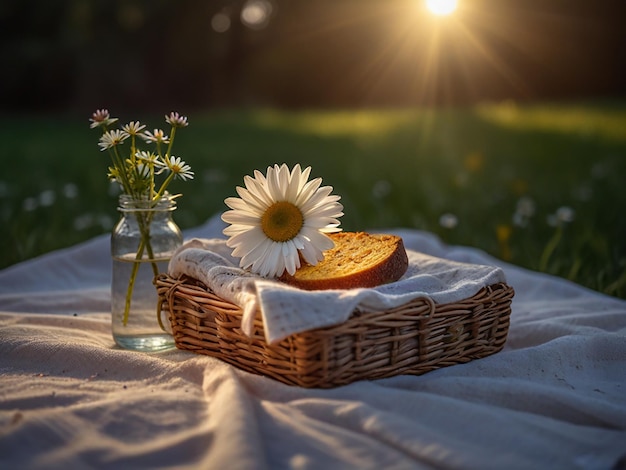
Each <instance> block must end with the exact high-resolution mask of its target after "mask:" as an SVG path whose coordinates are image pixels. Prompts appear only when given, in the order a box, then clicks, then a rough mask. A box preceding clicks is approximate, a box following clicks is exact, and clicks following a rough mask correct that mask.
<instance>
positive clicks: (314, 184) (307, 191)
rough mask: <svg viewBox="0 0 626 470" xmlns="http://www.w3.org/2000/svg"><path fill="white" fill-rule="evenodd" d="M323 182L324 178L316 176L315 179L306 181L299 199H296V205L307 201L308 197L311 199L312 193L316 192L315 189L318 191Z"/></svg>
mask: <svg viewBox="0 0 626 470" xmlns="http://www.w3.org/2000/svg"><path fill="white" fill-rule="evenodd" d="M321 184H322V178H315V179H314V180H311V181H309V182H308V183H306V184H305V185H304V186H303V187H302V189H301V190H300V193H299V194H298V199H297V200H296V206H298V207H299V206H300V205H302V204H303V203H304V202H306V201H307V199H309V198H310V197H311V195H312V194H314V193H315V191H317V188H319V187H320V186H321Z"/></svg>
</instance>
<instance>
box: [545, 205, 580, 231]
mask: <svg viewBox="0 0 626 470" xmlns="http://www.w3.org/2000/svg"><path fill="white" fill-rule="evenodd" d="M575 217H576V212H575V211H574V209H572V208H571V207H568V206H562V207H559V208H558V209H557V210H556V212H555V213H554V214H550V215H548V217H547V223H548V225H549V226H551V227H561V226H563V225H565V224H569V223H571V222H573V221H574V218H575Z"/></svg>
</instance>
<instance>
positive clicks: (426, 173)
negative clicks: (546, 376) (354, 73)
mask: <svg viewBox="0 0 626 470" xmlns="http://www.w3.org/2000/svg"><path fill="white" fill-rule="evenodd" d="M111 111H112V114H113V115H114V116H117V114H116V113H115V110H111ZM169 111H170V110H164V113H165V112H169ZM177 111H179V112H182V113H183V114H185V110H177ZM90 112H91V110H90ZM90 112H89V113H87V115H86V116H84V117H72V118H69V117H63V118H52V117H49V118H44V117H32V118H25V117H24V118H17V119H8V118H6V117H5V118H2V119H1V121H2V122H1V126H0V138H1V142H2V148H3V155H4V157H3V162H4V164H3V171H2V174H1V176H0V210H1V212H0V217H1V220H2V225H3V226H4V228H3V230H2V231H1V232H0V237H1V239H0V242H1V243H0V247H1V248H0V250H1V251H0V268H2V267H6V266H9V265H12V264H14V263H17V262H19V261H22V260H26V259H28V258H32V257H34V256H37V255H41V254H43V253H46V252H48V251H51V250H55V249H58V248H62V247H67V246H71V245H73V244H76V243H79V242H81V241H84V240H87V239H89V238H91V237H94V236H96V235H99V234H103V233H107V232H109V231H110V230H111V228H112V225H113V224H114V223H115V221H116V219H117V212H116V195H115V191H113V189H114V188H113V187H112V186H111V185H110V183H109V182H108V181H107V179H106V169H107V166H108V164H109V157H108V154H107V153H106V152H100V151H99V149H98V147H97V141H98V137H99V135H100V134H99V131H98V130H91V129H89V125H88V124H89V123H88V121H87V119H88V117H89V114H90ZM119 117H120V120H121V122H122V123H126V122H128V121H130V120H136V119H141V120H142V122H144V123H146V124H147V125H148V128H149V129H153V128H155V127H164V128H165V126H166V124H165V122H164V120H163V117H162V116H156V117H148V118H145V117H143V116H119ZM188 117H189V122H190V126H189V127H188V128H186V129H183V130H181V131H180V132H179V134H178V135H177V141H176V145H175V150H174V154H175V155H179V156H182V157H183V159H184V160H185V161H187V163H189V164H190V165H191V166H192V168H193V170H194V171H195V173H196V178H195V179H194V180H193V181H191V182H186V183H182V182H175V183H174V185H173V187H172V192H182V193H183V194H184V196H183V197H182V198H181V199H180V200H179V209H178V210H177V211H176V214H175V218H176V221H177V222H178V224H179V225H180V226H181V227H182V228H189V227H193V226H195V225H198V224H201V223H202V222H204V221H205V220H206V219H207V218H209V217H210V216H211V215H213V214H215V213H217V212H222V211H224V210H225V209H226V208H225V206H224V204H223V200H224V198H225V197H228V196H234V195H236V193H235V186H237V185H242V184H243V176H244V175H246V174H252V172H253V170H254V169H260V170H262V171H265V168H266V167H267V166H268V165H271V164H274V163H283V162H285V163H287V164H289V165H290V166H291V165H293V164H295V163H301V164H302V165H303V166H308V165H310V166H312V168H313V171H312V175H313V176H321V177H322V178H323V179H324V184H327V185H331V186H334V188H335V190H334V192H335V193H336V194H339V195H341V196H342V203H343V204H344V206H345V210H344V212H345V216H344V217H343V218H342V225H343V228H344V229H345V230H364V229H377V228H385V227H412V228H417V229H422V230H427V231H430V232H434V233H436V234H437V235H439V236H440V237H441V238H442V240H443V241H445V242H447V243H450V244H458V245H467V246H474V247H477V248H480V249H483V250H485V251H487V252H488V253H490V254H492V255H494V256H496V257H499V258H501V259H504V260H506V261H508V262H511V263H514V264H517V265H520V266H524V267H527V268H530V269H533V270H539V271H544V272H547V273H551V274H556V275H558V276H562V277H564V278H567V279H571V280H573V281H575V282H578V283H580V284H583V285H585V286H588V287H590V288H592V289H596V290H598V291H601V292H605V293H608V294H610V295H615V296H619V297H622V298H626V217H624V210H625V209H626V191H625V190H624V183H625V182H626V104H624V103H618V104H607V103H602V104H595V103H594V104H561V105H548V104H546V105H535V106H516V105H514V104H511V103H505V104H498V105H491V106H489V105H485V106H479V107H475V108H472V109H458V110H425V109H416V110H366V111H307V112H305V111H299V112H282V111H272V110H251V111H219V112H218V111H215V112H207V113H205V114H190V115H189V116H188ZM555 215H558V216H560V220H561V221H562V222H561V223H555V219H557V220H558V217H555Z"/></svg>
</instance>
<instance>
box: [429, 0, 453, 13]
mask: <svg viewBox="0 0 626 470" xmlns="http://www.w3.org/2000/svg"><path fill="white" fill-rule="evenodd" d="M457 3H458V1H457V0H426V8H428V10H429V11H430V12H431V13H432V14H434V15H437V16H446V15H450V14H452V13H453V12H454V10H456V7H457Z"/></svg>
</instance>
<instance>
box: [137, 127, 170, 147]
mask: <svg viewBox="0 0 626 470" xmlns="http://www.w3.org/2000/svg"><path fill="white" fill-rule="evenodd" d="M141 137H143V139H144V140H145V141H146V142H157V143H160V144H169V143H170V139H169V137H168V136H166V135H165V132H163V131H162V130H161V129H155V130H154V132H150V131H145V132H144V133H143V134H142V135H141Z"/></svg>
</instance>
